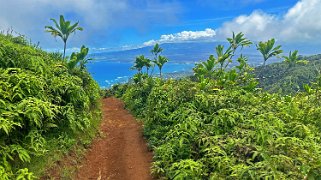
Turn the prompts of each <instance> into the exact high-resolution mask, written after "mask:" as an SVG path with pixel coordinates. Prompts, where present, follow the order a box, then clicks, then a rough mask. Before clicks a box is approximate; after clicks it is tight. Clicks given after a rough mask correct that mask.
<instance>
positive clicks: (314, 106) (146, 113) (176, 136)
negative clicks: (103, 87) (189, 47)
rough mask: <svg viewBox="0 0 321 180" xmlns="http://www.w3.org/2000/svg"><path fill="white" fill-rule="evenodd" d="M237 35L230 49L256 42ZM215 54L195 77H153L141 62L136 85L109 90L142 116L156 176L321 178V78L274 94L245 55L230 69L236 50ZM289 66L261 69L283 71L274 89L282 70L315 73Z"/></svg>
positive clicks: (138, 61)
mask: <svg viewBox="0 0 321 180" xmlns="http://www.w3.org/2000/svg"><path fill="white" fill-rule="evenodd" d="M237 36H238V38H237V39H241V40H238V43H239V44H236V43H235V42H236V41H232V40H231V41H230V42H231V48H230V49H232V48H233V47H235V49H236V48H237V47H240V46H241V44H242V45H248V44H249V41H248V40H247V39H245V38H243V35H242V34H241V33H240V34H238V35H237ZM233 38H235V37H234V35H233ZM272 41H273V39H272V40H269V41H268V42H267V43H265V44H264V43H261V48H262V49H264V50H265V49H266V47H264V46H265V45H269V44H270V45H271V43H269V42H272ZM272 46H273V45H271V46H270V49H273V48H272ZM155 49H156V50H155ZM157 49H158V47H157V46H156V45H155V47H154V48H153V50H155V51H156V52H158V51H157ZM274 50H275V48H274ZM216 51H217V56H210V57H209V58H208V60H207V61H204V62H202V63H200V64H197V65H195V68H194V74H195V77H194V78H193V80H191V79H189V78H187V79H180V80H173V79H169V80H165V79H162V78H154V77H151V76H148V73H147V74H146V73H144V71H142V69H143V67H144V66H143V65H142V66H138V65H140V64H139V63H141V62H142V63H143V62H145V61H144V58H142V59H136V61H135V66H136V67H138V68H137V70H138V73H137V74H136V75H135V76H134V77H133V82H131V83H128V84H123V85H116V86H113V88H112V89H111V90H108V93H109V95H110V94H111V95H115V96H117V97H120V98H122V99H123V100H124V102H125V104H126V108H127V109H129V110H130V111H131V112H132V113H133V114H135V115H136V116H137V117H138V118H140V119H141V120H142V122H143V124H144V135H145V137H146V138H147V139H148V142H149V146H150V148H151V149H152V150H153V152H154V158H153V160H154V162H153V165H152V172H153V174H154V175H155V176H156V177H158V178H159V179H320V178H321V176H320V175H321V164H320V162H321V148H320V147H321V146H320V145H321V128H320V127H321V124H320V118H321V117H320V114H321V108H320V90H321V83H320V82H321V81H320V79H321V76H318V77H317V76H316V75H315V74H312V75H313V77H317V78H316V79H317V81H315V82H316V83H315V82H314V81H313V79H305V80H306V81H307V83H310V84H311V86H305V89H306V91H302V92H300V93H293V94H286V95H284V94H282V93H283V91H282V93H279V92H276V93H270V92H268V91H266V90H264V89H262V88H259V87H260V85H259V82H258V81H257V78H256V77H255V76H254V74H253V68H252V67H251V66H249V64H248V63H247V58H246V57H244V56H239V57H238V58H237V63H238V65H237V66H235V67H233V68H227V65H226V64H229V63H230V58H231V57H234V55H235V54H234V53H233V52H234V51H229V50H227V51H225V52H223V48H222V46H218V47H217V48H216ZM265 52H267V51H265ZM278 52H279V53H280V51H278ZM275 54H277V53H274V55H275ZM293 57H294V56H293ZM295 57H296V56H295ZM162 58H163V57H162ZM162 58H160V59H162ZM293 59H295V60H297V58H293ZM294 62H301V61H294ZM312 62H313V60H311V61H309V64H312ZM287 65H288V64H283V63H281V64H273V65H271V66H266V67H261V68H262V69H264V70H265V71H262V69H261V71H258V70H256V72H261V74H260V75H261V76H262V77H260V78H263V75H264V76H266V74H265V73H276V75H275V76H273V78H274V79H273V80H275V82H273V83H274V84H272V86H273V85H274V86H275V84H277V83H278V81H277V79H279V78H280V77H282V76H281V75H284V74H287V73H288V74H289V75H290V74H291V73H293V76H296V77H298V78H302V77H304V76H303V74H304V73H306V72H302V75H301V74H299V73H298V72H301V71H303V70H304V71H311V69H310V70H309V69H304V68H303V67H304V66H302V65H300V64H297V65H294V66H291V69H290V70H291V72H289V71H286V70H288V68H287ZM275 66H276V67H277V68H279V69H277V68H276V69H272V67H275ZM146 67H147V66H146ZM308 67H310V66H308ZM310 68H311V67H310ZM259 70H260V69H259ZM274 70H275V72H274ZM282 70H283V71H284V72H282ZM294 70H297V71H298V72H296V71H294ZM270 75H271V74H270ZM312 75H311V76H312ZM271 76H272V75H271ZM284 77H287V76H284ZM291 77H292V75H291ZM268 78H269V77H268ZM282 78H283V77H282ZM281 81H282V79H281ZM266 84H268V83H266ZM282 85H283V84H282ZM284 87H286V88H287V89H291V88H292V87H288V86H284ZM292 91H296V89H292Z"/></svg>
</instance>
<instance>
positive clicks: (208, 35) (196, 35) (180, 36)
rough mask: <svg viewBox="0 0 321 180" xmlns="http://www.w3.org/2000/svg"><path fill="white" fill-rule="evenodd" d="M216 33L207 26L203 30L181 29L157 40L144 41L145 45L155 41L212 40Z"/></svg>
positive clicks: (152, 43)
mask: <svg viewBox="0 0 321 180" xmlns="http://www.w3.org/2000/svg"><path fill="white" fill-rule="evenodd" d="M215 35H216V33H215V31H214V30H213V29H211V28H207V29H205V30H204V31H182V32H179V33H176V34H165V35H161V37H160V39H159V40H150V41H147V42H145V43H144V45H145V46H151V45H154V44H156V43H172V42H184V41H201V40H207V41H208V40H214V37H215Z"/></svg>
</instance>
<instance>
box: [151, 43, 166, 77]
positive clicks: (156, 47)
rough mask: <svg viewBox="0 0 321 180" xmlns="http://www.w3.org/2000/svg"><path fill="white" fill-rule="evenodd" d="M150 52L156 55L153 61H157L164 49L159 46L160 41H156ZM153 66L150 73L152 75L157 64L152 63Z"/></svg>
mask: <svg viewBox="0 0 321 180" xmlns="http://www.w3.org/2000/svg"><path fill="white" fill-rule="evenodd" d="M150 52H151V53H152V54H153V55H154V56H155V57H154V60H153V61H152V62H155V61H157V59H158V56H159V54H161V53H162V52H163V49H162V48H161V47H160V46H159V44H158V43H156V44H155V45H154V47H153V49H152V50H151V51H150ZM151 66H152V72H151V73H150V75H152V74H153V72H154V67H155V64H151Z"/></svg>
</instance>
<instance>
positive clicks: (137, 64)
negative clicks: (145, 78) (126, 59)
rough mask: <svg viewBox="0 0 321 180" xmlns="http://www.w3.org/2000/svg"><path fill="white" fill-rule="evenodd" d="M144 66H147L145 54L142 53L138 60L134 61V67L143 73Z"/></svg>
mask: <svg viewBox="0 0 321 180" xmlns="http://www.w3.org/2000/svg"><path fill="white" fill-rule="evenodd" d="M144 66H145V56H144V55H140V56H137V57H136V60H135V62H134V66H133V67H132V69H137V71H138V73H139V74H141V73H142V69H143V67H144Z"/></svg>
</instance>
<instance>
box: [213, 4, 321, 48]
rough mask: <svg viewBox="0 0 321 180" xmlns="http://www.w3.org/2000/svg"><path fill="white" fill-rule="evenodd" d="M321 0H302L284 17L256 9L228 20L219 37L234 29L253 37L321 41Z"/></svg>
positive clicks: (253, 38) (221, 28)
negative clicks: (248, 13)
mask: <svg viewBox="0 0 321 180" xmlns="http://www.w3.org/2000/svg"><path fill="white" fill-rule="evenodd" d="M320 9H321V1H320V0H301V1H299V2H298V3H297V4H296V5H294V6H293V7H292V8H290V9H289V10H288V11H287V13H286V14H284V15H283V16H281V17H277V16H274V15H272V14H268V13H265V12H263V11H254V12H253V13H251V14H250V15H242V16H239V17H236V18H235V19H234V20H232V21H229V22H225V23H224V24H223V25H222V27H220V28H218V29H217V38H221V39H223V38H225V37H229V36H230V35H231V32H232V31H234V32H243V33H244V34H246V36H247V37H248V38H250V39H252V40H266V39H269V38H272V37H274V38H277V39H278V40H281V41H287V42H305V43H309V42H315V41H319V42H320V43H321V33H320V32H321V18H320V17H321V11H320Z"/></svg>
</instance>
